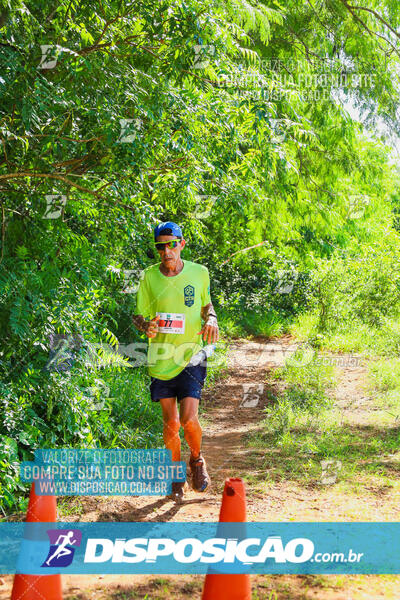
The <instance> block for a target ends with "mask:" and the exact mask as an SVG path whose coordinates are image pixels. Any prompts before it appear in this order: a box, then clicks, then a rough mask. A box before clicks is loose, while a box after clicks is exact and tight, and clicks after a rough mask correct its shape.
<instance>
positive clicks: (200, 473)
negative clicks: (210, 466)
mask: <svg viewBox="0 0 400 600" xmlns="http://www.w3.org/2000/svg"><path fill="white" fill-rule="evenodd" d="M189 466H190V470H191V472H192V486H193V489H194V490H196V492H204V491H205V490H206V488H207V487H208V486H209V484H210V481H211V480H210V476H209V474H208V473H207V469H206V461H205V460H204V458H203V456H202V455H201V454H200V456H199V457H198V458H192V457H190V460H189Z"/></svg>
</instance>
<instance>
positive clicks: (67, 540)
mask: <svg viewBox="0 0 400 600" xmlns="http://www.w3.org/2000/svg"><path fill="white" fill-rule="evenodd" d="M73 537H74V532H73V530H71V531H68V533H67V534H65V535H60V536H59V537H58V539H57V541H56V545H57V549H56V550H55V552H53V554H52V555H51V556H50V557H49V558H48V559H47V560H46V563H45V564H46V565H47V566H50V563H51V561H52V560H53V559H54V558H61V557H62V556H67V555H68V554H73V550H71V548H68V547H67V546H68V544H76V543H77V541H78V540H74V539H73ZM61 540H62V541H61Z"/></svg>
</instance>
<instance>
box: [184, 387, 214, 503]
mask: <svg viewBox="0 0 400 600" xmlns="http://www.w3.org/2000/svg"><path fill="white" fill-rule="evenodd" d="M198 406H199V399H198V398H193V397H191V396H186V397H185V398H182V400H181V402H180V419H181V423H182V425H183V431H184V434H185V440H186V441H187V443H188V445H189V448H190V460H189V466H190V470H191V472H192V484H193V488H194V489H195V490H197V491H198V492H204V491H205V489H206V488H207V487H208V486H209V484H210V476H209V475H208V473H207V468H206V461H205V460H204V458H203V456H202V455H201V453H200V449H201V438H202V431H201V426H200V423H199V418H198Z"/></svg>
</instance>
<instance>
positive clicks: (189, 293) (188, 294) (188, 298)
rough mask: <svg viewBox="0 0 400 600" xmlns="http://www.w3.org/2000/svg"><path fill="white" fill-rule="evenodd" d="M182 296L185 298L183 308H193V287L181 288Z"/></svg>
mask: <svg viewBox="0 0 400 600" xmlns="http://www.w3.org/2000/svg"><path fill="white" fill-rule="evenodd" d="M183 292H184V296H185V306H193V304H194V287H193V286H192V285H187V286H186V287H184V288H183Z"/></svg>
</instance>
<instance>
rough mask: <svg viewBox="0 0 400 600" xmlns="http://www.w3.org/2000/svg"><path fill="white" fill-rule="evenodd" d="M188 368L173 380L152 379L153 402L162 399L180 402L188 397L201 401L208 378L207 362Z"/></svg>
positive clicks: (151, 392)
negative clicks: (202, 391) (172, 399)
mask: <svg viewBox="0 0 400 600" xmlns="http://www.w3.org/2000/svg"><path fill="white" fill-rule="evenodd" d="M204 363H205V366H202V365H201V364H200V365H195V366H187V367H185V368H184V369H183V370H182V371H181V372H180V373H179V374H178V375H176V377H173V378H172V379H167V380H164V379H157V378H156V377H151V383H150V394H151V399H152V401H153V402H159V401H160V400H161V398H177V400H178V402H180V401H181V400H182V398H186V396H191V397H192V398H198V399H199V400H200V399H201V390H202V389H203V385H204V382H205V380H206V377H207V361H206V360H205V361H203V365H204Z"/></svg>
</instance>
